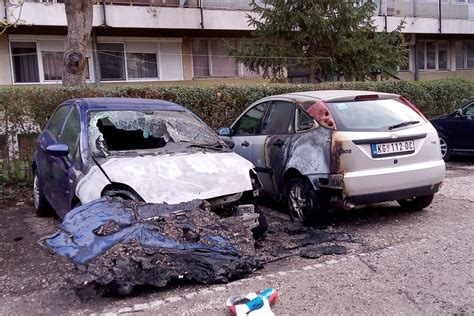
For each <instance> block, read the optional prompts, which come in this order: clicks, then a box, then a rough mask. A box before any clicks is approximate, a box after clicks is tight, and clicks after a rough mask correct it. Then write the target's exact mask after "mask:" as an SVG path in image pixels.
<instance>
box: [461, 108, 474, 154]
mask: <svg viewBox="0 0 474 316" xmlns="http://www.w3.org/2000/svg"><path fill="white" fill-rule="evenodd" d="M463 114H464V116H463V117H461V118H460V119H461V120H460V122H459V127H458V128H457V131H458V132H457V136H458V137H459V144H458V147H459V149H461V150H467V151H472V150H474V103H471V104H470V105H468V106H467V107H466V108H464V112H463Z"/></svg>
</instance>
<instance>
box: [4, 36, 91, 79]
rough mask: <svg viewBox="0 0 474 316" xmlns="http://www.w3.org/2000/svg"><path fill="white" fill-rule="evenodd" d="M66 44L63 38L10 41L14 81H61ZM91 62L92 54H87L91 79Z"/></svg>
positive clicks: (87, 69) (87, 76) (87, 71)
mask: <svg viewBox="0 0 474 316" xmlns="http://www.w3.org/2000/svg"><path fill="white" fill-rule="evenodd" d="M64 44H65V42H64V41H63V40H42V41H34V42H15V41H13V42H10V47H11V51H12V65H13V80H14V82H15V83H35V82H45V81H47V82H51V81H54V82H57V81H61V79H62V71H63V54H64ZM38 52H39V54H38ZM89 63H90V56H86V65H85V68H86V69H85V74H86V79H90V73H89V69H90V67H89Z"/></svg>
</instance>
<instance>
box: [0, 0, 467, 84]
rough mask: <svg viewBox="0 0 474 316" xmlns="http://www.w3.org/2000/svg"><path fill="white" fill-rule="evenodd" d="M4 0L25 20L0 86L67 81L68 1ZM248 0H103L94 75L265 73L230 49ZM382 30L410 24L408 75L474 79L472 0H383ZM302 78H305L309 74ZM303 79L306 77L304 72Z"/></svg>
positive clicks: (6, 41)
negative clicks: (18, 1)
mask: <svg viewBox="0 0 474 316" xmlns="http://www.w3.org/2000/svg"><path fill="white" fill-rule="evenodd" d="M9 2H12V0H10V1H7V0H5V1H2V2H0V18H5V17H6V18H7V19H10V20H11V21H14V20H15V19H19V20H20V25H19V26H18V27H16V28H10V29H9V30H8V32H6V33H5V34H3V35H1V36H0V85H25V84H26V85H28V84H57V83H60V82H61V68H62V53H63V51H64V48H65V39H66V33H67V22H66V15H65V10H64V4H63V3H61V2H62V0H26V1H25V3H24V4H23V5H22V6H21V7H20V6H9V5H8V3H9ZM249 2H250V1H249V0H105V1H97V4H96V5H94V22H93V26H94V27H93V32H92V36H91V40H90V42H89V45H88V50H87V66H88V67H87V68H88V69H87V80H88V81H89V82H91V83H99V82H100V83H133V82H170V81H180V82H183V83H188V82H193V83H195V82H196V81H197V80H203V81H204V80H218V81H222V80H224V79H225V80H246V81H247V80H261V78H260V77H259V76H258V75H257V74H255V73H251V72H249V71H248V70H247V69H246V68H245V67H244V66H243V65H241V64H238V63H236V62H235V60H234V59H233V58H231V57H229V54H228V52H227V47H226V45H238V41H239V39H240V38H242V37H243V36H246V35H249V34H250V32H251V29H250V27H249V26H248V24H247V14H248V13H249V12H248V10H249ZM376 2H377V7H378V9H377V14H376V16H374V20H375V22H376V25H377V27H378V29H379V30H380V31H384V30H387V31H391V30H393V29H394V28H396V27H397V25H398V24H399V23H400V21H401V20H403V19H405V21H406V24H405V28H404V30H403V32H404V33H405V34H406V45H407V46H408V47H409V50H410V57H409V63H408V65H406V66H403V67H401V69H400V73H399V77H400V78H401V79H406V80H418V79H435V78H445V77H461V78H474V0H377V1H376ZM303 79H304V78H303ZM303 81H304V80H303Z"/></svg>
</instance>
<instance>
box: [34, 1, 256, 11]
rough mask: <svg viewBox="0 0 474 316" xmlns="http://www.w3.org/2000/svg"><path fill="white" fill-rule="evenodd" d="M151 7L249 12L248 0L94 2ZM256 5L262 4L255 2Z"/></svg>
mask: <svg viewBox="0 0 474 316" xmlns="http://www.w3.org/2000/svg"><path fill="white" fill-rule="evenodd" d="M26 2H45V3H64V0H26ZM103 2H105V4H108V5H126V6H152V7H181V8H199V7H201V6H202V7H203V8H204V9H224V10H249V9H250V3H251V1H250V0H96V4H102V3H103ZM257 3H263V2H262V1H257Z"/></svg>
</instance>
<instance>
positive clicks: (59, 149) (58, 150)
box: [46, 144, 69, 157]
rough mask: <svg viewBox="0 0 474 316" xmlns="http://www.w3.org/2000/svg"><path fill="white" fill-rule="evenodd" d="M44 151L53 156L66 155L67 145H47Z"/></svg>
mask: <svg viewBox="0 0 474 316" xmlns="http://www.w3.org/2000/svg"><path fill="white" fill-rule="evenodd" d="M46 151H47V152H48V154H49V155H50V156H53V157H66V156H67V155H68V154H69V146H68V145H66V144H54V145H49V146H48V147H47V148H46Z"/></svg>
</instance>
